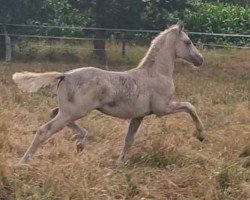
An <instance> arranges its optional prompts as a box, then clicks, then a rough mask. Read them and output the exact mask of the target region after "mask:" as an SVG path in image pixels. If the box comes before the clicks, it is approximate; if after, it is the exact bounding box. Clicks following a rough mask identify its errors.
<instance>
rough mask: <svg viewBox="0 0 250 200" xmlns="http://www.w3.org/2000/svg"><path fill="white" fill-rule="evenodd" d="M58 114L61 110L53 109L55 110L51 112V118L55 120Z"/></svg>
mask: <svg viewBox="0 0 250 200" xmlns="http://www.w3.org/2000/svg"><path fill="white" fill-rule="evenodd" d="M58 112H59V108H58V107H56V108H53V109H52V110H51V113H50V117H51V118H54V117H55V116H56V115H57V114H58Z"/></svg>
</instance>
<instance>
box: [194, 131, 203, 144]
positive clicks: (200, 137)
mask: <svg viewBox="0 0 250 200" xmlns="http://www.w3.org/2000/svg"><path fill="white" fill-rule="evenodd" d="M194 135H195V137H196V138H197V139H198V140H199V141H200V142H203V141H204V139H205V133H204V131H198V132H195V133H194Z"/></svg>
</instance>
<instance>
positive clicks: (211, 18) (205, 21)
mask: <svg viewBox="0 0 250 200" xmlns="http://www.w3.org/2000/svg"><path fill="white" fill-rule="evenodd" d="M180 16H181V18H182V19H184V21H185V24H186V27H187V29H189V30H191V31H196V32H208V33H234V34H242V35H250V8H244V7H241V6H237V5H229V4H222V3H213V4H212V3H202V2H201V1H195V2H194V4H193V6H192V7H191V8H187V9H185V10H184V12H183V13H180ZM194 37H195V39H196V40H198V39H200V40H202V41H203V42H204V40H205V42H216V43H218V42H219V43H224V44H228V43H234V44H237V45H250V44H249V43H250V40H249V39H246V38H245V39H244V38H222V37H207V36H206V38H205V37H203V38H202V37H198V36H194Z"/></svg>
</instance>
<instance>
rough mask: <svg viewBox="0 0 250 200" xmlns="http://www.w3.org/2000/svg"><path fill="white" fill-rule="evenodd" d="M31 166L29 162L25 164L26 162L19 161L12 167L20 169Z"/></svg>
mask: <svg viewBox="0 0 250 200" xmlns="http://www.w3.org/2000/svg"><path fill="white" fill-rule="evenodd" d="M30 167H31V166H30V164H26V163H19V164H18V165H16V166H15V167H14V169H17V170H20V169H29V168H30Z"/></svg>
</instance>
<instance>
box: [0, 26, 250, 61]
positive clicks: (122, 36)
mask: <svg viewBox="0 0 250 200" xmlns="http://www.w3.org/2000/svg"><path fill="white" fill-rule="evenodd" d="M0 25H1V27H3V30H2V32H0V38H2V39H0V54H3V52H4V51H5V58H6V60H11V59H12V58H13V57H14V58H15V57H18V56H20V55H22V54H27V55H29V56H30V55H33V54H35V53H39V51H41V50H44V49H46V48H47V49H49V52H48V54H49V55H52V54H53V53H55V51H56V50H65V52H67V53H68V54H69V53H70V52H71V53H72V52H73V51H76V50H78V51H82V53H84V52H85V53H89V52H92V51H94V52H95V53H96V54H99V55H101V56H103V57H104V60H105V61H106V60H107V56H106V52H110V51H114V52H116V53H117V52H118V51H119V52H120V54H121V55H122V56H125V55H126V54H127V53H128V51H129V50H130V49H131V46H144V47H145V46H148V44H149V42H150V41H151V40H152V38H153V37H154V36H155V35H156V34H157V33H159V32H160V31H159V30H140V29H137V30H136V29H113V28H94V27H71V26H47V25H24V24H1V23H0ZM188 34H189V35H190V37H191V38H192V40H193V41H194V42H195V43H198V44H199V46H200V47H201V48H211V47H212V48H241V49H250V35H241V34H222V33H201V32H189V31H188ZM112 45H113V46H112ZM114 46H115V47H116V48H113V47H114ZM111 47H112V48H111ZM1 49H2V51H1ZM142 49H143V48H142ZM143 50H144V49H143Z"/></svg>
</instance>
